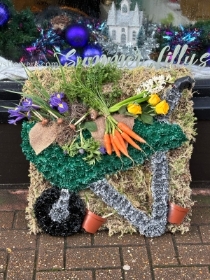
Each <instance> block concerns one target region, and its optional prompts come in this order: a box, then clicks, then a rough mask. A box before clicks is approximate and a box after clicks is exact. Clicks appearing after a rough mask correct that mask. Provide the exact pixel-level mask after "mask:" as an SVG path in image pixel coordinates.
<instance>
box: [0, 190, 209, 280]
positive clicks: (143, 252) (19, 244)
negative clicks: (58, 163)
mask: <svg viewBox="0 0 210 280" xmlns="http://www.w3.org/2000/svg"><path fill="white" fill-rule="evenodd" d="M1 192H2V191H1V190H0V198H2V197H6V198H7V200H6V203H4V202H2V200H1V199H0V280H12V279H14V280H57V279H58V280H64V279H73V280H121V279H122V280H142V279H148V280H158V279H160V280H168V279H170V280H175V279H176V280H187V279H189V280H197V279H200V280H210V196H209V195H208V196H199V195H196V196H194V197H193V199H194V200H195V201H197V202H196V204H195V206H194V207H193V217H192V223H191V229H190V232H189V233H186V234H184V235H181V234H180V233H177V234H171V233H166V234H164V235H163V236H161V237H157V238H145V237H144V236H141V235H139V234H133V235H125V236H123V237H122V238H120V237H119V235H114V236H112V237H109V236H108V234H107V232H105V231H103V232H98V233H96V234H95V235H92V234H87V233H80V234H77V235H74V236H69V237H65V238H63V237H52V236H49V235H46V234H39V235H37V236H34V235H30V234H29V233H28V229H27V223H26V220H25V214H24V207H25V203H24V199H23V197H24V196H25V192H19V193H16V196H18V195H20V196H22V198H21V199H20V198H19V201H20V204H19V205H18V203H17V201H18V198H17V201H16V202H15V203H16V204H15V205H10V202H11V203H13V202H14V193H13V192H11V195H12V200H11V201H9V195H8V193H7V192H5V191H4V192H3V196H1ZM16 206H17V207H16ZM15 207H16V209H15Z"/></svg>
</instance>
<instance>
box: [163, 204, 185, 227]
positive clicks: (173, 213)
mask: <svg viewBox="0 0 210 280" xmlns="http://www.w3.org/2000/svg"><path fill="white" fill-rule="evenodd" d="M189 210H190V209H188V208H183V207H181V206H179V205H177V204H174V203H172V202H169V210H168V222H169V223H171V224H177V225H180V224H181V223H182V222H183V220H184V218H185V217H186V215H187V213H188V212H189Z"/></svg>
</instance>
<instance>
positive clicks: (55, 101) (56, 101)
mask: <svg viewBox="0 0 210 280" xmlns="http://www.w3.org/2000/svg"><path fill="white" fill-rule="evenodd" d="M61 102H62V101H61V99H60V98H57V97H56V96H54V95H52V96H51V97H50V107H57V106H58V105H59V104H60V103H61Z"/></svg>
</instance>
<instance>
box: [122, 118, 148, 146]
mask: <svg viewBox="0 0 210 280" xmlns="http://www.w3.org/2000/svg"><path fill="white" fill-rule="evenodd" d="M117 126H118V127H119V129H120V130H122V131H123V132H125V133H126V134H128V135H129V136H130V137H132V138H134V139H135V140H137V141H139V142H141V143H146V141H145V140H144V139H143V138H142V137H140V136H139V135H138V134H136V133H135V132H134V131H133V130H132V129H130V127H129V126H127V125H126V124H125V123H122V122H118V124H117Z"/></svg>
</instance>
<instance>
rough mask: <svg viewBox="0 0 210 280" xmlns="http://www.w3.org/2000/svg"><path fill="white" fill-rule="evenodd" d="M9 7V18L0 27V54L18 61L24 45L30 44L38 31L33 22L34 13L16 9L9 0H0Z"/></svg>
mask: <svg viewBox="0 0 210 280" xmlns="http://www.w3.org/2000/svg"><path fill="white" fill-rule="evenodd" d="M1 3H3V4H4V5H6V6H7V7H8V9H9V13H10V19H9V21H8V23H7V24H5V25H4V26H1V27H0V56H3V57H4V58H6V59H10V60H13V61H19V59H20V58H21V55H22V53H23V49H24V47H26V46H28V45H30V44H31V43H32V42H33V41H34V40H35V39H36V38H37V36H38V34H39V32H38V30H37V28H36V26H35V23H34V15H33V13H32V12H31V11H30V10H29V9H26V10H22V11H20V12H18V11H16V10H15V8H14V5H13V4H12V1H11V0H1Z"/></svg>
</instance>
